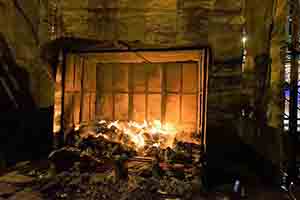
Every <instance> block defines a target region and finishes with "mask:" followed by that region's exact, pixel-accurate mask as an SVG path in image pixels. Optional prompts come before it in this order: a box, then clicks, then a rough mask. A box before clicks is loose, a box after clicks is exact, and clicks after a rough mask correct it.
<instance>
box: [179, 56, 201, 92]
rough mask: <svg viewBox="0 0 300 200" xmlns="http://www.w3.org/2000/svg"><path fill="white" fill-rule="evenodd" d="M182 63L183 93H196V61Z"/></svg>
mask: <svg viewBox="0 0 300 200" xmlns="http://www.w3.org/2000/svg"><path fill="white" fill-rule="evenodd" d="M182 65H183V67H182V68H183V75H182V78H183V88H182V91H183V92H184V93H189V92H191V93H196V92H197V88H198V82H197V67H198V64H197V63H196V62H193V63H192V62H191V63H182Z"/></svg>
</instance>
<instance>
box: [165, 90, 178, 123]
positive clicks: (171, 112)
mask: <svg viewBox="0 0 300 200" xmlns="http://www.w3.org/2000/svg"><path fill="white" fill-rule="evenodd" d="M179 103H180V97H179V95H167V96H166V120H165V121H166V122H171V123H178V122H179V120H180V116H179V113H180V104H179Z"/></svg>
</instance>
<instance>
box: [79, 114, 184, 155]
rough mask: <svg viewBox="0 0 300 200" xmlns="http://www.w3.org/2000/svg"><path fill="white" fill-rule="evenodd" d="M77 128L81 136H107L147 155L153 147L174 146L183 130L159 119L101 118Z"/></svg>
mask: <svg viewBox="0 0 300 200" xmlns="http://www.w3.org/2000/svg"><path fill="white" fill-rule="evenodd" d="M75 130H76V131H79V133H80V136H81V137H95V138H99V139H101V138H105V139H107V140H109V141H112V142H118V143H121V144H123V145H126V146H129V147H131V148H134V149H135V150H136V151H137V153H138V154H140V155H145V154H146V152H149V150H150V149H152V148H161V149H166V148H168V147H169V148H173V146H174V144H175V143H176V141H178V140H180V135H181V134H180V133H182V132H183V131H182V130H181V129H180V128H179V126H176V125H175V124H171V123H161V122H160V121H159V120H154V121H152V122H147V121H144V122H143V123H138V122H135V121H129V122H124V121H118V120H117V121H112V122H109V121H105V120H101V121H97V122H93V123H89V124H86V125H84V124H82V125H80V126H77V127H75Z"/></svg>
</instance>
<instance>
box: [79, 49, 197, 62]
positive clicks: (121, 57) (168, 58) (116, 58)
mask: <svg viewBox="0 0 300 200" xmlns="http://www.w3.org/2000/svg"><path fill="white" fill-rule="evenodd" d="M202 53H203V50H182V51H138V54H139V55H141V56H142V57H144V58H145V59H147V60H149V61H150V62H151V63H166V62H187V61H196V62H197V61H199V59H200V58H199V56H200V55H201V54H202ZM82 55H83V56H86V57H87V58H88V59H93V60H95V61H96V62H99V61H101V62H102V63H145V59H143V58H141V57H140V56H138V55H137V54H136V53H135V52H114V53H111V52H102V53H85V54H82Z"/></svg>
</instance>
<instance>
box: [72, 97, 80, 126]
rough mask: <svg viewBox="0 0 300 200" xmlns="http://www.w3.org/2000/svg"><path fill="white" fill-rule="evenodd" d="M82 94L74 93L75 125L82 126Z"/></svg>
mask: <svg viewBox="0 0 300 200" xmlns="http://www.w3.org/2000/svg"><path fill="white" fill-rule="evenodd" d="M80 97H81V95H80V93H79V92H77V93H74V112H73V118H74V124H75V125H77V124H80Z"/></svg>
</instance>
